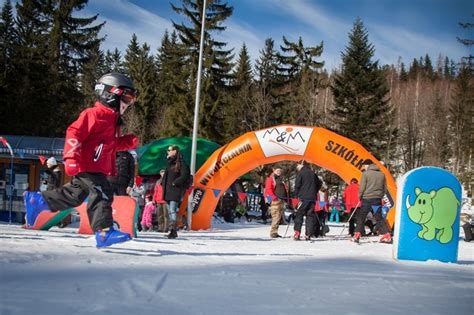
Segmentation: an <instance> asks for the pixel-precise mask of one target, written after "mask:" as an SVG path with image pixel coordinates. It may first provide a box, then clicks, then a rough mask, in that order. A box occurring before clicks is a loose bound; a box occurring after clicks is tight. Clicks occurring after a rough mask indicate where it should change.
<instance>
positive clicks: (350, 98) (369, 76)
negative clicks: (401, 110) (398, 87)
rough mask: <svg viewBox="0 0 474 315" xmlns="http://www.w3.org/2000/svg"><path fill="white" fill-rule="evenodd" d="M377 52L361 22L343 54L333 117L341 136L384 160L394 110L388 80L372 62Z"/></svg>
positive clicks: (336, 80) (335, 84) (334, 88)
mask: <svg viewBox="0 0 474 315" xmlns="http://www.w3.org/2000/svg"><path fill="white" fill-rule="evenodd" d="M374 50H375V49H374V46H373V45H372V44H370V43H369V40H368V33H367V31H366V30H365V28H364V25H363V23H362V20H361V19H360V18H357V19H356V21H355V22H354V26H353V29H352V30H351V32H350V34H349V45H348V46H347V47H346V50H345V51H344V52H343V53H342V62H343V64H342V71H341V73H340V74H338V75H336V77H335V79H334V84H333V85H332V91H333V94H334V98H335V108H334V110H333V111H332V115H333V119H334V123H335V124H336V129H337V131H338V132H339V133H341V134H342V135H344V136H346V137H348V138H351V139H353V140H355V141H357V142H359V143H360V144H361V145H363V146H364V147H365V148H366V149H367V150H369V151H370V152H372V153H373V154H374V155H376V156H378V157H379V158H380V157H382V156H383V155H384V153H385V149H386V145H387V139H388V137H389V133H390V131H389V129H388V128H389V125H390V124H389V121H390V119H392V114H393V113H392V112H393V110H392V108H391V106H390V104H389V102H388V100H387V93H388V86H387V82H386V79H385V77H384V75H383V73H382V72H381V71H380V69H379V66H378V62H377V61H375V62H374V61H372V58H373V56H374Z"/></svg>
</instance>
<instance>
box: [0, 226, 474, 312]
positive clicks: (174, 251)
mask: <svg viewBox="0 0 474 315" xmlns="http://www.w3.org/2000/svg"><path fill="white" fill-rule="evenodd" d="M330 227H331V230H330V232H329V234H328V236H326V237H325V238H318V239H315V240H314V241H309V242H308V241H293V240H292V239H291V238H290V237H289V236H290V235H292V231H293V227H292V226H289V229H288V232H287V233H286V236H287V237H286V238H281V239H271V238H269V231H270V225H263V224H259V223H254V222H251V223H247V222H242V223H238V224H229V223H227V224H219V223H218V222H217V221H216V222H214V223H213V228H212V229H211V230H208V231H189V232H188V231H180V232H179V237H178V238H177V239H174V240H169V239H167V238H166V237H165V235H164V233H156V232H139V234H138V238H136V239H134V240H132V241H130V242H127V243H123V244H118V245H114V246H112V247H110V248H106V249H101V250H98V249H96V248H95V240H94V238H93V236H91V235H80V234H77V229H76V228H74V227H67V228H64V229H59V228H56V227H55V228H53V229H51V230H50V231H33V230H25V229H23V228H21V227H20V226H19V225H8V224H0V253H1V255H0V314H2V315H10V314H37V315H40V314H45V315H53V314H61V315H64V314H127V315H130V314H140V315H143V314H272V315H274V314H298V315H300V314H430V315H434V314H474V302H473V301H474V299H473V298H474V281H473V280H474V243H473V242H471V243H466V242H464V241H463V240H462V235H461V240H460V242H459V255H458V263H457V264H448V263H442V262H438V261H428V262H415V261H399V262H396V261H394V260H393V259H392V245H389V244H380V243H378V242H376V240H377V238H373V237H372V238H366V239H365V240H366V242H365V243H363V244H361V245H357V244H355V243H352V242H350V240H349V238H348V236H347V229H345V231H344V233H343V235H341V236H340V233H341V230H342V224H332V225H331V226H330ZM286 229H287V226H280V229H279V232H280V234H282V235H284V234H285V231H286Z"/></svg>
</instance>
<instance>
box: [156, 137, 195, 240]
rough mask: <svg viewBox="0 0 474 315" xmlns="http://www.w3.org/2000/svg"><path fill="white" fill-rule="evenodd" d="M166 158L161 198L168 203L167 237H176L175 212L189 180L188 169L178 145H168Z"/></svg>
mask: <svg viewBox="0 0 474 315" xmlns="http://www.w3.org/2000/svg"><path fill="white" fill-rule="evenodd" d="M166 159H167V160H168V166H167V168H166V170H165V175H163V181H162V185H163V199H164V200H165V201H166V202H167V204H168V215H169V221H168V222H169V230H170V233H169V234H168V235H167V237H168V238H176V237H178V233H177V231H176V229H177V227H176V219H177V212H178V210H179V204H180V203H181V200H182V199H183V195H184V193H185V191H186V189H187V188H188V185H189V182H190V171H189V167H188V166H187V165H186V163H185V162H184V160H183V156H182V155H181V153H180V151H179V148H178V146H176V145H171V146H169V147H168V151H167V157H166Z"/></svg>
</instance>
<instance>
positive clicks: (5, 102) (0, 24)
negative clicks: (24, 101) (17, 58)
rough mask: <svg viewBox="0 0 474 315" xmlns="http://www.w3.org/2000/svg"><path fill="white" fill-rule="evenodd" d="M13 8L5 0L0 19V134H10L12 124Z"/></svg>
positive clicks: (14, 80) (14, 77)
mask: <svg viewBox="0 0 474 315" xmlns="http://www.w3.org/2000/svg"><path fill="white" fill-rule="evenodd" d="M15 32H16V30H15V21H14V19H13V7H12V5H11V1H10V0H7V1H6V2H5V3H4V4H3V7H2V13H1V18H0V95H2V97H0V126H1V127H0V133H4V134H6V133H10V132H11V130H12V124H13V122H14V116H13V115H12V114H13V112H14V107H15V103H14V101H13V95H14V93H15V92H14V91H15V86H16V72H15V68H14V64H13V58H14V55H15V47H17V44H16V34H15Z"/></svg>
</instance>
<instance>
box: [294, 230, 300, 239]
mask: <svg viewBox="0 0 474 315" xmlns="http://www.w3.org/2000/svg"><path fill="white" fill-rule="evenodd" d="M300 234H301V233H300V231H295V235H293V239H294V240H295V241H299V240H300Z"/></svg>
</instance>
